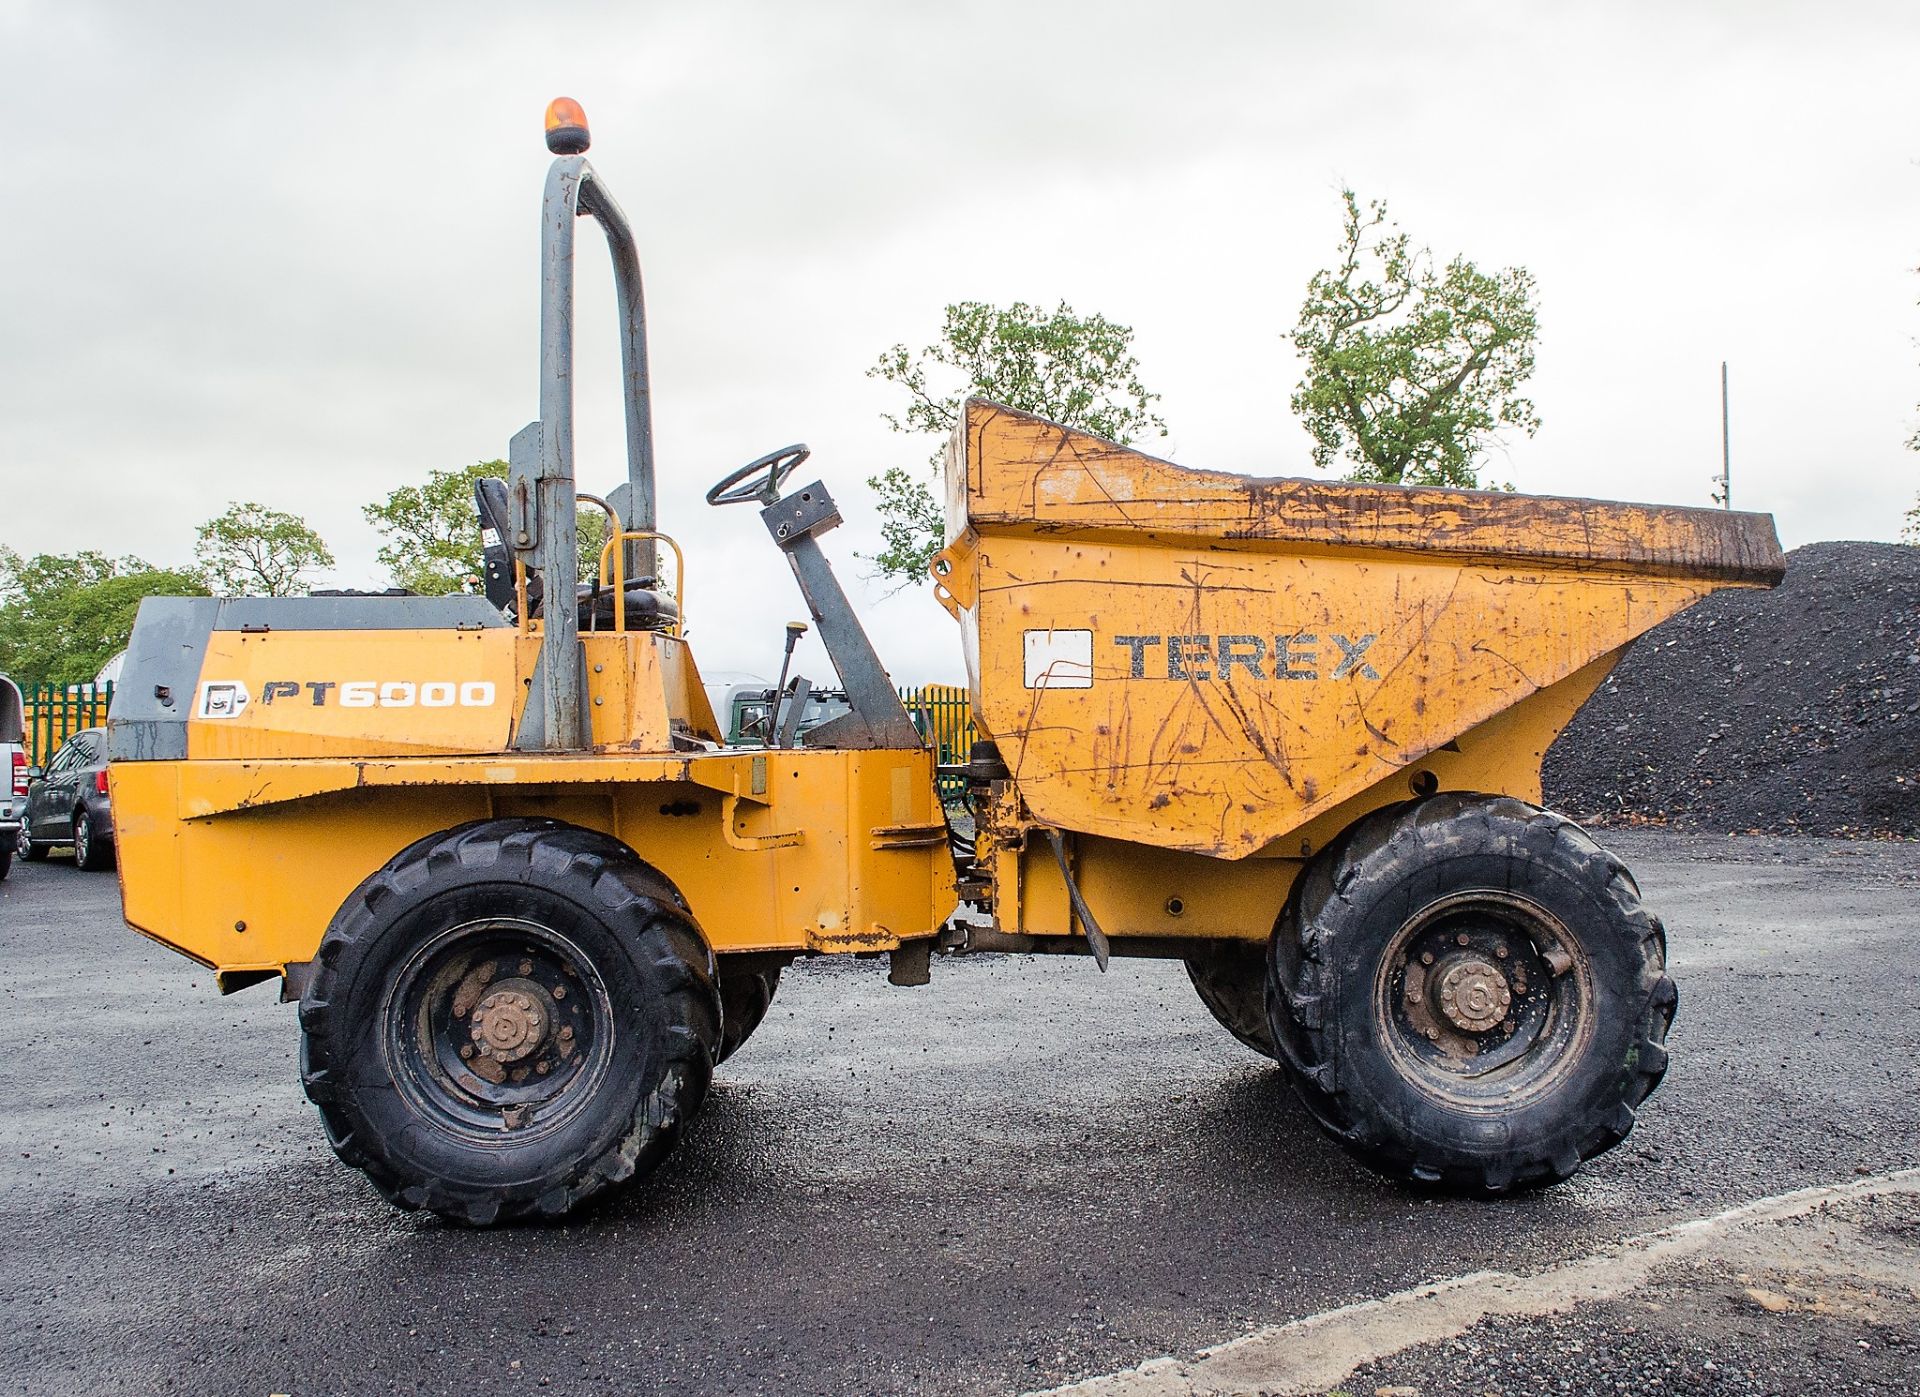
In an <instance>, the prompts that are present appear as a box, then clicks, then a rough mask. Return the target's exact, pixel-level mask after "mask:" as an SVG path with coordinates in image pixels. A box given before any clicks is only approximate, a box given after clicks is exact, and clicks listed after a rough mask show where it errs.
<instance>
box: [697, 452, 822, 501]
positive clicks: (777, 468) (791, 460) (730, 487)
mask: <svg viewBox="0 0 1920 1397" xmlns="http://www.w3.org/2000/svg"><path fill="white" fill-rule="evenodd" d="M812 454H813V453H812V452H811V451H809V450H808V449H807V448H806V446H805V445H803V444H802V443H799V442H795V443H794V444H793V445H792V446H783V447H781V448H780V449H779V450H778V451H769V452H768V453H767V454H766V455H764V456H761V457H759V458H757V459H755V460H752V461H749V462H747V463H746V464H745V465H744V466H742V467H740V469H739V470H737V471H735V472H734V473H733V474H732V475H729V476H728V477H727V478H726V479H724V480H722V481H720V482H719V483H718V484H716V485H715V486H714V487H713V488H712V489H711V490H709V491H707V503H708V504H756V503H758V504H778V503H780V482H781V481H783V480H785V479H786V478H787V477H788V476H790V475H792V474H793V473H794V472H795V471H797V470H799V469H800V463H801V462H802V461H804V460H806V459H807V457H809V456H811V455H812ZM756 476H763V477H765V478H764V479H762V480H760V481H758V483H755V477H756Z"/></svg>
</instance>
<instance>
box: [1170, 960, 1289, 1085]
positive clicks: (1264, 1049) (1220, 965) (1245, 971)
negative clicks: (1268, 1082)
mask: <svg viewBox="0 0 1920 1397" xmlns="http://www.w3.org/2000/svg"><path fill="white" fill-rule="evenodd" d="M1186 964H1187V978H1188V979H1190V980H1192V981H1193V987H1194V988H1195V989H1196V990H1198V991H1199V992H1200V1002H1201V1003H1202V1004H1204V1005H1206V1006H1207V1008H1208V1009H1209V1010H1210V1011H1211V1012H1212V1014H1213V1016H1214V1018H1216V1019H1218V1020H1219V1021H1220V1026H1221V1027H1222V1028H1224V1029H1226V1030H1227V1032H1229V1033H1231V1034H1232V1035H1233V1036H1234V1037H1235V1038H1238V1039H1239V1040H1240V1041H1241V1042H1242V1043H1244V1044H1246V1045H1247V1046H1248V1047H1249V1048H1252V1049H1253V1050H1254V1051H1255V1052H1256V1053H1259V1054H1260V1055H1261V1056H1262V1057H1273V1058H1277V1057H1279V1056H1280V1050H1279V1049H1278V1048H1277V1047H1275V1046H1274V1042H1273V1027H1272V1025H1271V1024H1269V1023H1268V1022H1267V955H1266V950H1265V948H1264V947H1261V946H1258V945H1253V944H1243V943H1240V942H1222V943H1220V944H1219V945H1215V946H1209V947H1207V949H1206V950H1204V951H1200V952H1196V953H1195V954H1193V955H1190V956H1188V957H1187V958H1186Z"/></svg>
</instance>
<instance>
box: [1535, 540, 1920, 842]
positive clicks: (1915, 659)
mask: <svg viewBox="0 0 1920 1397" xmlns="http://www.w3.org/2000/svg"><path fill="white" fill-rule="evenodd" d="M1544 777H1545V786H1546V794H1547V802H1548V804H1550V805H1553V806H1554V807H1556V808H1557V809H1561V810H1565V811H1566V812H1567V813H1569V814H1570V815H1572V816H1573V817H1574V818H1576V819H1578V820H1580V821H1582V822H1583V823H1586V824H1592V825H1634V824H1657V825H1671V826H1673V827H1675V828H1679V829H1689V830H1720V831H1730V830H1731V831H1766V832H1772V833H1781V834H1816V835H1839V836H1845V837H1856V838H1857V837H1860V836H1871V835H1887V834H1892V835H1899V836H1904V837H1909V838H1911V837H1915V836H1920V548H1914V547H1909V546H1906V545H1902V544H1891V543H1814V544H1809V545H1807V546H1806V547H1804V548H1796V549H1794V550H1793V552H1791V553H1789V554H1788V555H1787V577H1786V581H1785V582H1783V583H1782V584H1781V585H1780V587H1779V588H1778V589H1776V590H1773V591H1753V590H1744V589H1742V590H1728V591H1722V592H1716V593H1714V594H1713V595H1712V596H1710V597H1708V598H1707V599H1706V600H1705V601H1703V602H1701V603H1700V604H1699V605H1698V606H1695V607H1694V608H1693V609H1691V610H1690V611H1685V612H1682V613H1681V614H1680V615H1679V616H1677V617H1675V618H1674V619H1673V620H1671V621H1669V622H1667V623H1666V624H1665V625H1664V626H1661V627H1659V628H1658V629H1656V630H1654V631H1653V632H1651V633H1650V634H1648V635H1646V636H1644V637H1642V639H1641V640H1640V641H1639V642H1638V643H1637V644H1636V645H1635V646H1634V647H1633V649H1632V650H1630V651H1629V652H1628V653H1627V656H1626V658H1625V659H1623V660H1622V661H1621V662H1620V664H1619V666H1618V668H1616V669H1615V670H1614V672H1613V674H1612V675H1611V676H1610V677H1609V678H1608V680H1607V681H1606V683H1605V684H1603V685H1601V687H1600V691H1599V692H1598V693H1597V694H1595V695H1594V697H1593V699H1592V700H1591V701H1590V702H1589V703H1588V704H1587V706H1586V707H1585V708H1584V709H1582V710H1581V712H1580V714H1579V716H1578V717H1576V718H1575V719H1574V720H1573V723H1572V724H1571V725H1570V726H1569V727H1568V728H1567V730H1566V732H1565V733H1564V734H1563V735H1562V736H1561V738H1560V740H1559V741H1558V742H1556V743H1555V744H1554V746H1553V748H1552V750H1551V751H1549V752H1548V754H1547V761H1546V767H1545V771H1544Z"/></svg>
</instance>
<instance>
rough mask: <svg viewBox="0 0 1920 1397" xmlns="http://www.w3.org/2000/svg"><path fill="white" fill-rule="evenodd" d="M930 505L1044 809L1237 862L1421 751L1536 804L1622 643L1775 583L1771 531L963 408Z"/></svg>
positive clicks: (978, 656) (963, 618) (976, 658)
mask: <svg viewBox="0 0 1920 1397" xmlns="http://www.w3.org/2000/svg"><path fill="white" fill-rule="evenodd" d="M946 488H947V522H948V537H949V539H950V540H951V541H950V543H949V544H948V546H947V548H946V549H945V550H944V551H943V552H942V553H941V554H940V555H939V556H938V557H937V558H936V559H935V562H934V571H935V575H936V580H937V582H938V584H939V595H940V599H941V601H942V604H943V605H945V606H946V607H947V608H948V610H949V611H951V612H952V613H953V614H954V616H955V617H956V619H958V620H959V622H960V623H961V627H962V631H963V635H964V645H965V651H966V660H967V670H968V676H969V681H970V683H971V686H972V697H973V705H974V714H975V719H976V721H977V722H978V724H979V726H980V728H981V730H982V731H983V732H984V733H986V734H988V735H990V736H991V737H992V738H993V739H994V740H995V741H996V742H997V743H998V745H999V748H1000V752H1001V756H1002V757H1003V758H1004V760H1005V761H1006V763H1007V765H1008V767H1009V768H1010V769H1011V771H1012V773H1013V779H1014V781H1015V783H1016V785H1017V787H1018V789H1019V792H1020V795H1021V798H1022V800H1023V801H1024V802H1025V804H1026V806H1027V808H1028V809H1029V810H1030V811H1031V812H1032V817H1033V819H1034V820H1035V821H1037V822H1039V823H1043V824H1048V825H1054V826H1058V827H1061V828H1064V829H1070V830H1077V831H1085V832H1087V833H1091V834H1098V835H1105V836H1108V837H1112V838H1118V839H1126V840H1132V841H1137V842H1141V843H1149V844H1153V845H1156V846H1159V847H1162V848H1177V849H1183V850H1188V851H1192V852H1197V853H1205V854H1211V855H1214V856H1217V857H1221V858H1229V859H1233V858H1242V857H1246V856H1248V855H1253V854H1257V853H1261V852H1263V851H1264V852H1285V853H1289V854H1297V853H1299V852H1302V851H1301V850H1299V849H1298V848H1295V847H1293V846H1292V845H1291V844H1289V843H1288V839H1289V836H1291V835H1293V834H1295V833H1296V832H1297V831H1299V830H1301V829H1302V828H1303V827H1304V826H1306V825H1307V824H1308V823H1309V822H1310V821H1312V820H1314V818H1315V817H1316V816H1318V815H1321V814H1322V813H1324V812H1328V811H1332V810H1334V809H1335V808H1336V807H1338V806H1340V805H1342V804H1343V803H1346V802H1350V801H1353V800H1355V799H1357V798H1360V797H1363V796H1364V795H1365V794H1366V793H1368V792H1370V791H1373V792H1378V791H1379V789H1380V788H1382V787H1383V786H1384V787H1390V788H1391V789H1392V790H1393V792H1394V794H1395V797H1396V798H1401V797H1404V796H1405V794H1407V789H1406V784H1405V783H1406V782H1407V781H1408V778H1409V773H1410V771H1411V772H1412V773H1413V774H1414V775H1416V776H1418V774H1419V773H1418V768H1420V767H1421V765H1422V764H1423V763H1424V764H1426V765H1429V766H1432V765H1435V764H1439V765H1445V764H1447V763H1448V762H1451V764H1452V767H1453V768H1454V770H1453V771H1452V772H1451V773H1450V775H1451V779H1449V780H1447V781H1446V782H1444V784H1446V785H1448V786H1449V787H1458V786H1459V785H1461V784H1463V781H1462V778H1463V777H1473V778H1475V779H1471V780H1470V781H1467V782H1465V784H1469V785H1471V786H1473V787H1477V788H1480V789H1486V790H1499V791H1501V792H1504V793H1507V794H1514V795H1519V796H1522V797H1523V798H1532V799H1536V800H1537V799H1538V793H1539V764H1540V758H1541V757H1542V756H1543V755H1544V753H1545V749H1546V746H1547V744H1548V743H1550V742H1551V741H1552V739H1553V737H1554V736H1555V735H1556V734H1557V733H1558V732H1559V731H1560V729H1561V728H1562V727H1564V726H1565V724H1566V723H1567V721H1568V720H1569V719H1571V718H1572V716H1573V714H1574V712H1575V711H1576V710H1577V709H1578V707H1579V705H1580V704H1581V703H1582V702H1583V701H1584V700H1585V699H1586V698H1587V696H1588V695H1589V694H1591V693H1592V691H1593V689H1594V688H1595V687H1596V686H1597V685H1598V684H1599V683H1600V682H1601V680H1602V679H1604V678H1605V676H1606V673H1607V671H1608V670H1609V669H1610V668H1611V667H1612V665H1613V664H1614V663H1615V661H1617V659H1618V658H1619V656H1620V654H1621V653H1622V651H1623V650H1624V648H1625V647H1626V646H1627V645H1628V644H1630V643H1631V642H1632V641H1633V640H1634V638H1635V637H1637V636H1640V635H1642V634H1644V633H1645V632H1647V631H1648V630H1650V629H1652V628H1653V627H1654V626H1657V625H1659V624H1660V622H1662V621H1664V620H1666V619H1667V618H1668V617H1670V616H1672V615H1674V614H1675V613H1677V612H1679V611H1682V610H1684V609H1685V608H1686V607H1688V606H1691V605H1692V604H1693V603H1694V602H1696V601H1698V600H1700V598H1702V597H1704V596H1706V595H1707V594H1708V593H1709V592H1712V591H1715V590H1717V589H1718V588H1721V587H1768V586H1773V585H1775V584H1777V583H1778V582H1779V580H1780V578H1781V576H1782V575H1783V573H1784V562H1783V559H1782V557H1781V553H1780V545H1779V541H1778V539H1777V538H1776V537H1775V534H1774V529H1773V521H1772V519H1771V518H1770V517H1769V516H1766V515H1759V514H1742V513H1733V512H1729V511H1726V510H1713V509H1681V508H1674V507H1668V506H1650V505H1632V504H1615V503H1603V502H1598V501H1593V500H1580V499H1561V498H1551V497H1543V496H1532V495H1519V494H1509V493H1501V492H1495V491H1479V490H1442V489H1430V488H1424V487H1408V486H1395V485H1363V484H1353V483H1347V482H1323V481H1312V480H1299V479H1258V478H1253V477H1248V476H1240V475H1229V474H1223V473H1218V472H1211V471H1199V470H1189V469H1186V468H1184V467H1181V466H1176V465H1173V464H1172V463H1170V462H1167V461H1162V460H1158V459H1156V458H1154V457H1151V456H1147V455H1144V454H1142V453H1140V452H1137V451H1132V450H1129V449H1127V448H1125V447H1122V446H1117V445H1115V444H1113V443H1112V442H1108V441H1103V440H1100V439H1099V438H1096V437H1091V436H1088V435H1085V434H1084V433H1081V432H1076V431H1072V430H1069V429H1068V428H1065V427H1061V426H1058V425H1056V424H1054V423H1051V422H1047V421H1044V420H1042V419H1040V418H1036V417H1032V416H1029V415H1027V414H1024V413H1019V412H1015V411H1012V410H1010V409H1008V408H1003V407H998V406H995V405H993V404H991V403H986V402H980V401H972V402H969V403H968V404H967V406H966V410H965V415H964V419H963V421H962V423H961V425H960V426H959V428H958V429H957V430H956V431H955V433H954V437H953V440H952V442H951V444H950V446H949V448H948V455H947V463H946ZM1510 714H1519V715H1521V716H1523V717H1524V718H1525V719H1526V721H1524V722H1520V721H1507V722H1504V723H1503V722H1502V721H1501V720H1502V716H1503V715H1510ZM1420 789H1421V787H1420V786H1419V784H1418V783H1417V782H1416V784H1415V785H1414V786H1413V792H1414V793H1416V794H1417V793H1419V792H1420ZM1368 803H1370V804H1377V803H1379V801H1378V800H1373V801H1369V802H1368Z"/></svg>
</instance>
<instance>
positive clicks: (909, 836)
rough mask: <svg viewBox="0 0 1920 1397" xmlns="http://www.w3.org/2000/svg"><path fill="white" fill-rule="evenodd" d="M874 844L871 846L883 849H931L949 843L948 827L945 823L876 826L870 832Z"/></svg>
mask: <svg viewBox="0 0 1920 1397" xmlns="http://www.w3.org/2000/svg"><path fill="white" fill-rule="evenodd" d="M870 833H871V834H872V836H873V843H872V844H871V845H870V846H869V847H871V848H873V849H876V850H882V849H930V848H933V847H934V846H936V845H940V844H945V843H946V842H947V827H946V824H945V823H944V822H941V823H936V824H924V825H875V826H874V827H873V829H872V830H871V831H870Z"/></svg>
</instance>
